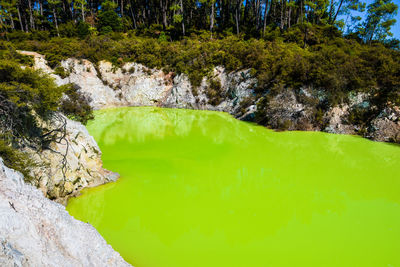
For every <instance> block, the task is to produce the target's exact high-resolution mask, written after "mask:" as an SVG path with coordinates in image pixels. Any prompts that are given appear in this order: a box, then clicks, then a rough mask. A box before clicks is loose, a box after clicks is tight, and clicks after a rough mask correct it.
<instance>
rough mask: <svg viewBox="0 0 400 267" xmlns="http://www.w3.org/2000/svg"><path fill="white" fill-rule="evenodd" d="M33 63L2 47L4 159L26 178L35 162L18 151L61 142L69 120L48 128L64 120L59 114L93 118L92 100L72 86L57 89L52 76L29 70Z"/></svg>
mask: <svg viewBox="0 0 400 267" xmlns="http://www.w3.org/2000/svg"><path fill="white" fill-rule="evenodd" d="M21 63H22V64H23V65H21ZM31 63H32V62H31V59H29V58H27V57H25V56H21V55H20V54H18V53H17V52H16V51H15V50H14V49H13V48H12V46H9V45H7V44H2V46H1V47H0V156H1V157H2V158H3V159H4V160H5V163H6V164H7V165H8V166H10V167H12V168H14V169H16V170H19V171H21V172H22V173H23V174H24V175H25V177H29V167H31V166H32V164H34V162H33V161H32V160H31V159H29V158H28V157H27V156H26V155H25V154H24V153H22V152H20V151H18V149H22V148H24V147H29V148H32V149H34V150H37V151H40V150H42V149H47V148H48V146H49V144H50V143H51V142H60V141H61V140H62V139H63V135H64V133H65V121H64V124H63V126H62V127H60V128H58V129H48V126H46V125H47V124H46V123H47V122H50V121H51V120H54V119H57V120H63V117H62V116H59V115H58V114H59V113H58V112H57V111H62V112H64V114H65V115H67V116H69V117H71V118H74V119H77V120H80V121H82V122H86V121H87V120H88V119H90V118H92V109H91V108H90V106H89V105H88V100H87V99H85V97H83V96H80V95H79V94H78V93H77V92H76V91H74V90H73V88H72V85H65V86H57V85H56V84H55V82H54V80H53V79H52V78H50V77H49V76H48V75H45V74H43V73H41V72H40V71H35V70H33V69H31V68H29V67H28V66H29V65H30V64H31ZM63 95H65V96H64V97H63Z"/></svg>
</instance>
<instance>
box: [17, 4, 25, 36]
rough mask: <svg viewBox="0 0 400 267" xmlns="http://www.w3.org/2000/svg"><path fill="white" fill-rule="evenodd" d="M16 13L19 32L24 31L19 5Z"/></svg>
mask: <svg viewBox="0 0 400 267" xmlns="http://www.w3.org/2000/svg"><path fill="white" fill-rule="evenodd" d="M17 13H18V20H19V24H20V25H21V31H24V25H23V24H22V19H21V12H20V11H19V5H18V6H17Z"/></svg>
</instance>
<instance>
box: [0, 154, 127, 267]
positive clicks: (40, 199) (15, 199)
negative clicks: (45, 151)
mask: <svg viewBox="0 0 400 267" xmlns="http://www.w3.org/2000/svg"><path fill="white" fill-rule="evenodd" d="M0 266H130V265H129V264H128V263H126V262H125V261H124V260H123V259H122V257H121V256H120V255H119V254H118V253H117V252H115V251H114V250H113V249H112V247H111V246H110V245H108V244H107V243H106V242H105V240H104V239H103V238H102V237H101V236H100V234H99V233H98V232H97V231H96V229H94V228H93V227H92V226H91V225H90V224H87V223H83V222H80V221H78V220H75V219H74V218H73V217H71V216H70V215H69V214H68V212H67V211H66V210H65V208H64V206H62V205H60V204H58V203H55V202H53V201H51V200H49V199H47V198H45V197H44V196H43V194H42V193H41V192H40V191H39V190H38V189H36V188H34V187H33V186H31V185H28V184H25V183H24V182H23V177H22V175H21V174H20V173H18V172H15V171H13V170H11V169H9V168H7V167H5V166H4V165H3V161H2V159H1V158H0Z"/></svg>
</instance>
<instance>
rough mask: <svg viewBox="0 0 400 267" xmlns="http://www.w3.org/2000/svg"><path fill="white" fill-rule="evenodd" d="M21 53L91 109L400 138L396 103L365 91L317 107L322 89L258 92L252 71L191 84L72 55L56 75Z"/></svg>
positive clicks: (221, 73) (216, 74)
mask: <svg viewBox="0 0 400 267" xmlns="http://www.w3.org/2000/svg"><path fill="white" fill-rule="evenodd" d="M21 53H23V54H25V55H31V56H33V57H34V58H35V66H34V67H35V68H36V69H41V70H43V71H44V72H46V73H49V74H50V75H51V76H53V77H54V78H55V79H56V81H57V83H58V84H59V85H61V84H66V83H73V84H75V86H77V87H78V88H80V91H81V92H83V93H85V94H87V95H88V96H90V97H91V98H92V102H91V105H92V107H93V108H95V109H102V108H107V107H117V106H160V107H171V108H190V109H206V110H218V111H225V112H228V113H230V114H232V115H233V116H235V117H236V118H239V119H242V120H249V121H256V122H257V123H260V124H262V125H266V126H267V127H270V128H273V129H279V130H308V131H325V132H331V133H339V134H357V133H361V134H362V135H363V136H364V137H367V138H370V139H372V140H376V141H385V142H400V107H398V106H394V105H393V104H391V103H387V104H386V105H385V106H384V107H383V108H382V107H380V108H377V107H376V106H374V104H373V101H371V99H372V96H370V95H368V94H365V93H357V92H352V93H350V94H349V96H348V101H343V103H340V104H338V105H335V106H332V107H329V108H321V106H324V105H325V103H327V96H326V95H325V93H324V91H323V90H319V89H314V88H312V87H303V88H301V89H297V90H292V89H290V88H284V89H282V90H280V92H279V93H278V94H271V93H270V94H266V95H264V96H262V97H260V96H256V95H255V91H254V89H255V88H256V85H257V80H256V79H255V78H254V77H252V76H251V71H250V70H241V71H235V72H227V71H226V70H225V69H224V68H223V67H216V68H214V69H213V71H212V72H211V74H210V75H209V77H204V78H203V80H202V82H201V85H200V86H197V87H195V86H192V84H191V83H190V81H189V78H188V77H187V75H185V74H178V75H176V74H175V73H164V72H163V71H161V70H158V69H149V68H147V67H146V66H144V65H141V64H137V63H125V64H124V65H123V66H122V67H121V68H119V67H116V66H113V65H112V64H111V63H110V62H106V61H100V62H98V63H97V64H96V65H95V64H93V63H92V62H90V61H88V60H84V59H74V58H70V59H67V60H64V61H62V62H61V66H62V67H63V68H64V69H65V70H66V73H67V76H66V77H64V78H62V77H60V76H58V75H55V74H54V71H53V70H52V69H51V68H50V67H49V66H48V65H47V63H46V60H45V58H44V56H42V55H40V54H38V53H35V52H27V51H21ZM213 85H214V86H213ZM215 85H217V86H216V88H215ZM354 110H357V111H359V112H363V110H364V111H365V110H371V111H374V114H375V115H374V117H373V118H371V119H370V120H369V122H368V124H367V125H361V126H360V125H357V123H355V122H354V121H352V119H351V116H350V113H351V111H354Z"/></svg>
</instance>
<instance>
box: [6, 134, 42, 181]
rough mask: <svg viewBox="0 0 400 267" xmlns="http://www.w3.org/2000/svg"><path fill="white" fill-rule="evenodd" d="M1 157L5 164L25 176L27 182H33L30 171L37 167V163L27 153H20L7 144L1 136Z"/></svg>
mask: <svg viewBox="0 0 400 267" xmlns="http://www.w3.org/2000/svg"><path fill="white" fill-rule="evenodd" d="M0 157H1V158H2V159H3V160H4V164H5V165H6V166H7V167H9V168H11V169H14V170H16V171H19V172H20V173H22V174H23V175H24V179H25V181H30V180H32V176H31V173H30V170H31V169H32V167H34V166H36V164H35V162H34V161H33V160H32V159H31V158H29V157H28V156H27V155H26V154H25V153H23V152H20V151H19V150H17V149H16V148H13V147H12V146H11V145H8V144H6V142H5V141H4V140H2V138H1V136H0Z"/></svg>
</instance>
